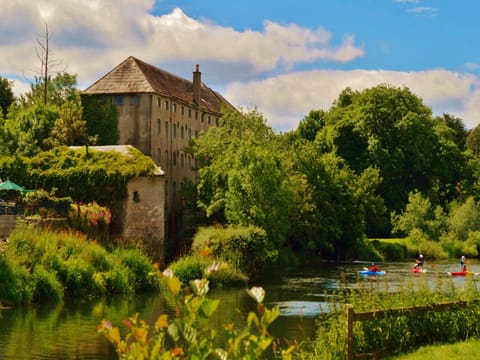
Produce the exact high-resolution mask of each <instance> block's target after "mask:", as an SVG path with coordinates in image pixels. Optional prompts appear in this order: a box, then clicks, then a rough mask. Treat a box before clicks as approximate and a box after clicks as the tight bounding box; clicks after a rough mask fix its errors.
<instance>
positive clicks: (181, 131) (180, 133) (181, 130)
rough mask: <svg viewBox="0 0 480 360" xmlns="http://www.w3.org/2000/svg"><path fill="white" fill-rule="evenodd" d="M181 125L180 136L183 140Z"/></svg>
mask: <svg viewBox="0 0 480 360" xmlns="http://www.w3.org/2000/svg"><path fill="white" fill-rule="evenodd" d="M183 131H184V130H183V126H182V127H181V128H180V138H181V139H182V140H183Z"/></svg>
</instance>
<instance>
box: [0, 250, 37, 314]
mask: <svg viewBox="0 0 480 360" xmlns="http://www.w3.org/2000/svg"><path fill="white" fill-rule="evenodd" d="M0 283H1V284H2V285H1V286H0V304H3V305H17V304H25V303H30V302H31V301H32V299H33V289H32V286H31V285H30V274H29V273H28V271H27V270H26V269H25V267H23V266H21V265H17V264H15V263H14V262H13V261H11V260H10V259H9V258H8V257H6V256H5V254H2V255H1V256H0Z"/></svg>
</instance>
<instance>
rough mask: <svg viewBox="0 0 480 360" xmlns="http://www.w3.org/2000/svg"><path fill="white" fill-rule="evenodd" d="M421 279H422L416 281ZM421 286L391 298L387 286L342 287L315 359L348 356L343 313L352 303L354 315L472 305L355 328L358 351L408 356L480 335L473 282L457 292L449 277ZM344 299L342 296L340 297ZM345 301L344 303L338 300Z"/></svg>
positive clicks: (407, 286)
mask: <svg viewBox="0 0 480 360" xmlns="http://www.w3.org/2000/svg"><path fill="white" fill-rule="evenodd" d="M418 280H422V279H418ZM423 280H424V281H419V282H417V283H413V282H408V281H407V282H405V283H403V284H401V285H400V288H399V289H398V291H397V292H395V293H392V292H391V291H390V289H388V284H386V283H385V288H383V285H382V283H380V282H379V283H370V284H367V283H365V282H361V283H360V287H359V288H357V289H347V288H346V287H345V288H341V289H340V290H339V294H332V295H331V296H329V303H330V305H329V306H328V307H327V308H328V309H329V311H328V312H325V313H324V314H323V315H322V316H321V320H322V321H319V322H318V323H317V324H318V331H317V336H316V342H315V345H314V351H313V354H312V358H314V359H343V358H344V357H345V354H344V349H345V341H346V340H345V331H344V326H345V312H344V305H345V304H346V303H350V304H352V305H353V306H354V310H355V312H364V311H372V310H380V304H381V310H389V309H398V308H404V307H409V306H419V305H432V306H433V305H434V304H436V303H441V302H449V301H470V300H471V302H469V303H468V304H467V305H466V306H463V305H461V306H458V307H456V308H452V309H449V311H443V312H435V311H434V310H424V311H422V312H421V313H418V314H416V316H402V315H399V316H391V317H385V318H382V319H373V320H368V321H362V322H355V323H354V351H355V352H356V353H377V354H378V353H379V352H383V354H384V355H385V353H386V352H388V353H389V354H390V355H394V354H401V353H405V352H410V351H412V349H415V348H418V347H419V346H421V345H426V344H432V343H437V344H438V343H450V342H452V341H461V340H466V339H467V338H470V337H475V336H479V335H480V327H479V326H478V321H477V320H478V313H479V311H480V302H478V293H477V291H476V289H475V284H474V281H475V280H474V279H466V283H465V284H464V285H465V286H463V287H456V286H455V284H454V283H453V280H452V279H450V278H444V279H443V280H442V279H439V278H437V279H436V280H435V284H434V285H433V286H432V284H431V282H429V280H428V279H427V278H425V279H423ZM338 295H340V296H338ZM339 298H341V299H344V300H343V301H342V303H339V302H338V299H339Z"/></svg>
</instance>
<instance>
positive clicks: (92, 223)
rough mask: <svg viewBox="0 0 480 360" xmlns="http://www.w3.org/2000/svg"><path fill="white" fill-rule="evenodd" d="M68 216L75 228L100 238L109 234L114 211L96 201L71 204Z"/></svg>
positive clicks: (92, 236) (91, 236)
mask: <svg viewBox="0 0 480 360" xmlns="http://www.w3.org/2000/svg"><path fill="white" fill-rule="evenodd" d="M68 217H69V220H70V225H71V226H72V228H73V229H76V230H80V231H82V232H83V233H84V234H87V235H88V236H89V237H90V238H93V239H95V238H97V239H98V238H101V237H106V236H107V235H108V229H109V225H110V222H111V220H112V213H111V212H110V209H109V208H107V207H104V206H100V205H98V204H97V203H96V202H95V201H94V202H93V203H88V204H78V203H77V204H71V206H70V211H69V213H68Z"/></svg>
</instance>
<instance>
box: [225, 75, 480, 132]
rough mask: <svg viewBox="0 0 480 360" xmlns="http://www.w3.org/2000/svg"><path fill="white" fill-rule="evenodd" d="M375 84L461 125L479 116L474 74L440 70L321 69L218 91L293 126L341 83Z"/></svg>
mask: <svg viewBox="0 0 480 360" xmlns="http://www.w3.org/2000/svg"><path fill="white" fill-rule="evenodd" d="M378 84H390V85H393V86H396V87H403V86H406V87H408V88H409V89H410V90H411V91H412V93H414V94H415V95H417V96H419V97H420V98H422V99H423V102H424V104H425V105H427V106H429V107H431V108H432V110H433V113H434V115H441V114H442V113H444V112H445V113H450V114H453V115H455V116H458V117H460V118H462V119H463V121H464V123H465V125H466V126H467V128H472V127H474V126H476V125H477V124H478V123H479V122H480V101H479V100H480V79H479V78H478V77H476V76H474V75H471V74H460V73H454V72H449V71H445V70H430V71H420V72H395V71H381V70H380V71H367V70H352V71H337V70H332V71H329V70H322V71H309V72H301V73H292V74H288V75H281V76H278V77H276V78H270V79H266V80H260V81H252V82H247V83H239V82H237V83H234V84H231V85H230V86H228V87H227V89H226V90H225V92H224V94H225V96H226V97H227V98H228V99H229V100H230V101H231V102H232V103H233V104H234V105H241V106H242V107H244V108H247V109H252V108H254V107H256V108H257V109H258V110H259V111H260V112H262V113H263V115H264V116H265V117H266V118H267V121H268V123H269V124H270V125H271V126H272V127H273V128H274V129H276V130H279V131H288V130H292V129H295V128H296V127H297V125H298V122H299V120H301V119H302V118H303V117H304V116H305V115H307V114H308V113H309V111H310V110H312V109H323V110H328V109H329V108H330V107H331V106H332V103H333V101H334V100H335V99H337V98H338V95H339V94H340V92H341V91H342V90H343V89H345V88H346V87H347V86H348V87H350V88H352V89H354V90H359V91H361V90H363V89H366V88H370V87H373V86H376V85H378Z"/></svg>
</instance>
